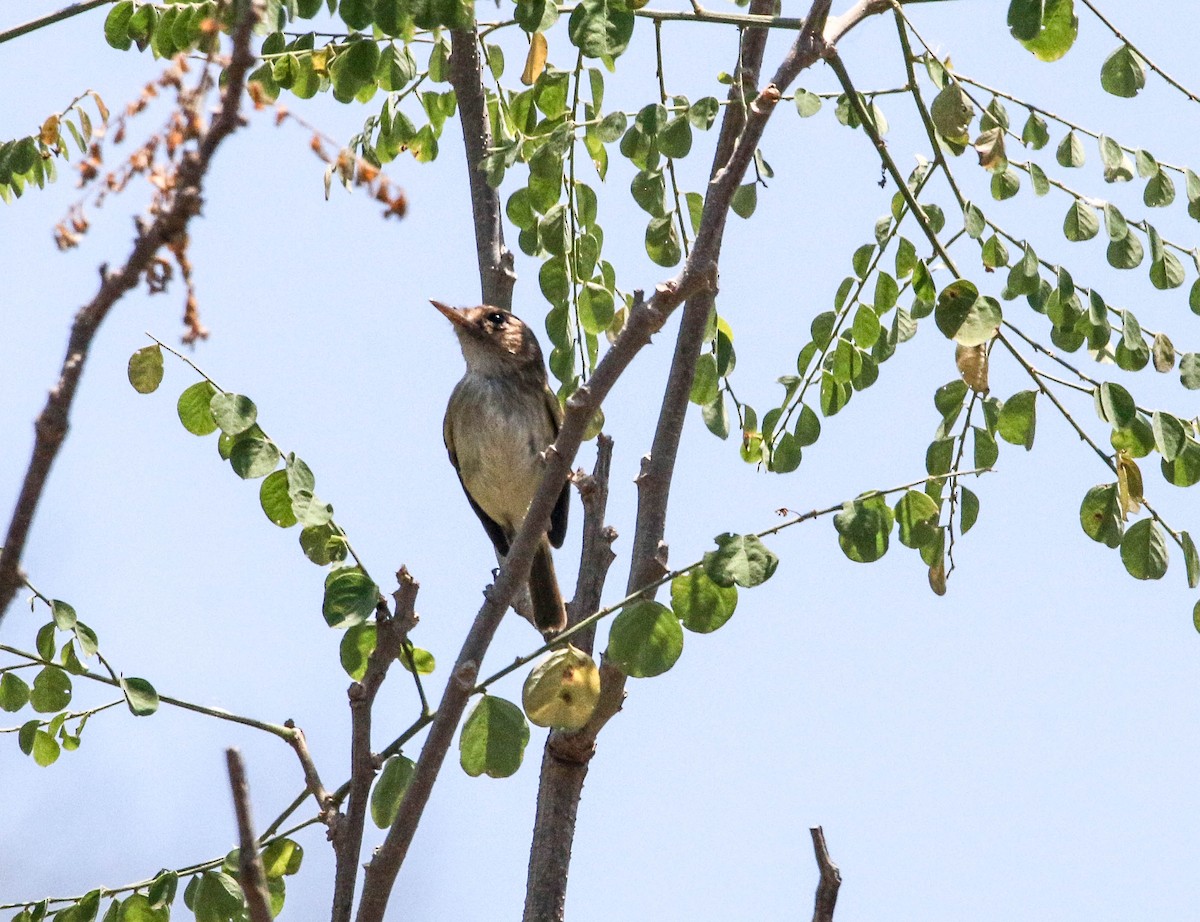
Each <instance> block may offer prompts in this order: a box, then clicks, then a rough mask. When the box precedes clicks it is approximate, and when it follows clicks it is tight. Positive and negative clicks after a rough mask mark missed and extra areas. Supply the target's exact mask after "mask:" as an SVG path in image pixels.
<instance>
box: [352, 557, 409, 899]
mask: <svg viewBox="0 0 1200 922" xmlns="http://www.w3.org/2000/svg"><path fill="white" fill-rule="evenodd" d="M396 582H397V583H398V584H399V588H398V589H397V590H396V593H395V596H394V598H395V602H396V613H395V615H392V614H390V613H389V612H388V610H387V605H386V604H384V603H383V602H380V604H379V607H378V608H377V609H376V611H375V632H376V633H375V649H374V650H372V651H371V655H370V656H369V657H367V669H366V671H365V672H364V673H363V678H362V681H361V682H354V683H352V684H351V686H350V689H349V692H348V695H349V698H350V791H349V794H348V795H347V796H348V801H347V805H346V815H345V816H344V817H343V818H342V820H341V822H340V823H338V824H337V826H336V827H335V829H334V831H333V842H334V852H335V855H336V870H335V871H334V880H333V913H332V915H331V917H330V918H331V920H332V922H349V920H350V918H351V915H352V914H353V911H354V887H355V884H356V883H357V881H358V863H359V859H360V857H361V855H362V840H363V828H364V827H365V825H366V817H367V803H368V799H369V797H370V793H371V782H372V781H373V780H374V779H375V771H376V768H377V766H376V764H375V756H374V754H373V753H372V752H371V709H372V707H374V704H375V696H376V695H377V694H378V692H379V687H380V686H381V685H382V684H383V680H384V679H385V678H387V673H388V669H389V668H390V667H391V665H392V661H393V660H394V659H395V658H396V655H397V654H398V653H399V652H400V649H401V646H402V645H403V644H404V642H405V640H406V639H407V638H408V632H409V631H410V630H412V628H413V627H415V626H416V623H417V614H416V607H415V606H416V602H417V590H418V589H420V588H421V587H420V584H419V583H418V582H417V581H416V580H415V579H413V578H412V575H411V574H410V573H409V572H408V569H407V568H406V567H401V568H400V572H399V573H397V574H396Z"/></svg>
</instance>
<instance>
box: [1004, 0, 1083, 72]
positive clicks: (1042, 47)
mask: <svg viewBox="0 0 1200 922" xmlns="http://www.w3.org/2000/svg"><path fill="white" fill-rule="evenodd" d="M1016 2H1020V3H1035V2H1038V0H1016ZM1044 3H1045V8H1044V10H1043V12H1042V17H1041V19H1042V28H1041V31H1039V32H1038V34H1037V35H1035V36H1034V37H1033V38H1029V39H1023V40H1020V41H1021V44H1022V45H1024V46H1025V48H1026V49H1027V50H1028V51H1031V52H1033V54H1034V56H1035V57H1036V58H1038V60H1041V61H1057V60H1058V59H1059V58H1061V57H1062V56H1063V55H1065V54H1066V53H1067V52H1068V51H1070V50H1071V46H1072V45H1074V44H1075V39H1076V38H1077V37H1078V35H1079V17H1078V16H1076V15H1075V0H1044Z"/></svg>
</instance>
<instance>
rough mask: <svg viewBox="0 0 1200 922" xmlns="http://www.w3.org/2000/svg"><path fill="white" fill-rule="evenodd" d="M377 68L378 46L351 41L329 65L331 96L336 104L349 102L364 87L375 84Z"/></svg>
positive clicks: (372, 43)
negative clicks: (331, 84)
mask: <svg viewBox="0 0 1200 922" xmlns="http://www.w3.org/2000/svg"><path fill="white" fill-rule="evenodd" d="M378 67H379V46H378V45H376V44H375V42H373V41H371V40H369V39H363V38H355V39H351V40H350V41H349V42H347V43H346V44H345V45H343V46H342V47H341V49H340V50H339V51H338V53H337V55H336V56H335V57H334V58H333V60H332V61H331V62H330V63H329V78H330V80H331V81H332V82H333V96H334V99H336V100H337V101H338V102H347V103H348V102H351V101H353V99H354V97H355V96H357V95H358V93H359V91H360V90H362V89H363V88H364V87H367V86H372V85H374V84H375V70H376V68H378Z"/></svg>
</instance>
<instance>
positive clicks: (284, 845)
mask: <svg viewBox="0 0 1200 922" xmlns="http://www.w3.org/2000/svg"><path fill="white" fill-rule="evenodd" d="M261 859H262V865H263V873H264V874H265V875H266V877H267V879H268V880H274V879H276V878H279V877H290V876H291V875H292V874H295V873H297V872H298V871H299V870H300V865H301V864H302V863H303V861H304V849H303V848H302V847H301V846H300V843H298V842H294V841H292V840H291V839H275V840H274V841H273V842H272V843H271V844H270V845H268V846H267V847H266V848H264V849H263V850H262V855H261Z"/></svg>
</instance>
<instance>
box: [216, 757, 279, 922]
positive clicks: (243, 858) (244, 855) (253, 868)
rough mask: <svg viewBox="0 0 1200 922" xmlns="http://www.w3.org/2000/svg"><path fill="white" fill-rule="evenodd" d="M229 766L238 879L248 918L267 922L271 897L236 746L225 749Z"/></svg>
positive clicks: (242, 767)
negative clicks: (235, 816)
mask: <svg viewBox="0 0 1200 922" xmlns="http://www.w3.org/2000/svg"><path fill="white" fill-rule="evenodd" d="M225 764H226V765H227V766H228V767H229V786H230V788H232V789H233V809H234V812H235V813H236V814H237V827H238V844H239V848H238V883H239V884H240V885H241V887H242V895H243V896H244V897H245V899H246V909H247V910H248V913H249V916H250V922H271V898H270V897H269V896H268V894H267V875H266V873H264V871H263V863H262V856H260V855H259V853H258V838H257V836H255V835H254V820H253V818H252V817H251V815H250V785H249V784H248V783H247V782H246V767H245V766H244V765H243V764H242V756H241V754H240V753H239V752H238V751H237V750H236V749H226V750H225Z"/></svg>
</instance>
